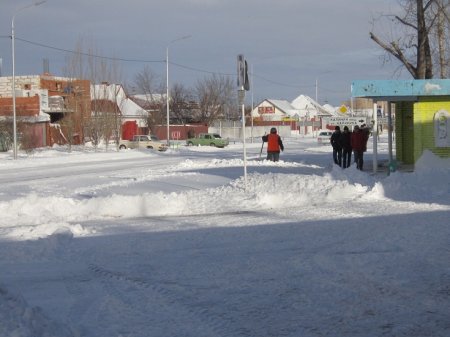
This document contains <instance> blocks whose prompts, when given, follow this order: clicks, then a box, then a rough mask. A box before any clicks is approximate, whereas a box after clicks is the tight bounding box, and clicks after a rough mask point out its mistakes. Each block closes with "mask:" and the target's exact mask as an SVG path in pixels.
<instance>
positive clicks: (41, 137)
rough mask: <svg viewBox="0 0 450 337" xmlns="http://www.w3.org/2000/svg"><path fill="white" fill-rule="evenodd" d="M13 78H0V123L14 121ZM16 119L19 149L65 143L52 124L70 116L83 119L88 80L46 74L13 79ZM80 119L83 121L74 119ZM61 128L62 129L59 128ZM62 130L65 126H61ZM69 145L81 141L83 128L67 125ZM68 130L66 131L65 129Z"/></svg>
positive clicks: (57, 129) (88, 96)
mask: <svg viewBox="0 0 450 337" xmlns="http://www.w3.org/2000/svg"><path fill="white" fill-rule="evenodd" d="M11 88H12V77H11V76H9V77H0V121H3V122H6V123H9V122H12V119H13V97H12V92H11ZM15 95H16V120H17V125H18V138H19V140H20V142H21V146H22V148H36V147H42V146H52V145H53V144H54V143H64V142H67V135H68V134H69V133H68V132H64V130H62V129H61V126H62V125H58V126H57V127H56V126H55V125H54V123H56V122H59V121H61V120H62V119H63V118H64V117H66V116H67V115H69V114H78V115H80V116H82V115H83V114H84V113H85V112H86V111H88V110H89V102H90V86H89V81H87V80H79V79H72V78H67V77H55V76H52V75H49V74H43V75H31V76H16V77H15ZM77 119H78V120H82V118H77ZM62 127H63V126H62ZM63 129H64V127H63ZM70 129H71V130H70V135H71V138H72V139H71V141H72V143H80V142H81V141H82V134H83V130H82V125H81V124H80V123H73V124H71V125H70ZM66 131H67V129H66Z"/></svg>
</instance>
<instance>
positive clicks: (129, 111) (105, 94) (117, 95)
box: [91, 84, 148, 118]
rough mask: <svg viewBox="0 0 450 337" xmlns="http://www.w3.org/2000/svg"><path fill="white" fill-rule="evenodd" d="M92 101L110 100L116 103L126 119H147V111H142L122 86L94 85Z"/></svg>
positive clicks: (92, 87)
mask: <svg viewBox="0 0 450 337" xmlns="http://www.w3.org/2000/svg"><path fill="white" fill-rule="evenodd" d="M91 99H92V100H96V99H97V100H100V99H104V100H109V101H111V102H115V103H116V104H117V106H118V107H119V109H120V112H121V114H122V116H124V117H136V118H138V117H145V116H147V115H148V113H147V111H146V110H144V109H142V108H141V107H140V106H139V105H138V104H136V103H135V102H133V100H131V99H130V98H129V97H127V95H126V94H125V91H124V90H123V87H122V86H121V85H120V84H94V85H91Z"/></svg>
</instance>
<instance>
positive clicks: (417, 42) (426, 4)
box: [370, 0, 448, 79]
mask: <svg viewBox="0 0 450 337" xmlns="http://www.w3.org/2000/svg"><path fill="white" fill-rule="evenodd" d="M399 3H400V5H401V6H402V8H403V11H404V15H403V16H398V15H394V16H392V15H389V16H386V15H383V16H382V18H384V19H386V18H392V17H393V20H392V23H393V24H394V25H395V27H393V28H394V29H392V32H395V34H394V33H393V34H392V35H391V36H390V37H387V38H384V39H382V38H380V37H379V35H376V34H375V33H374V32H373V31H372V32H370V38H371V39H372V40H373V41H374V42H375V43H377V44H378V45H379V46H380V47H381V48H383V49H384V50H385V51H386V52H387V53H388V55H390V56H393V57H395V58H396V59H398V60H399V61H400V62H401V64H402V65H403V66H404V67H405V68H406V70H407V71H408V72H409V73H410V74H411V75H412V76H413V78H414V79H429V78H433V70H434V68H433V51H434V50H437V49H438V48H437V47H436V48H435V47H434V44H436V43H434V44H433V42H434V41H435V40H433V39H432V38H433V37H434V36H433V34H432V31H433V29H436V30H437V31H439V29H437V28H436V27H439V20H438V19H439V17H440V15H441V14H442V15H444V13H443V10H444V9H446V8H448V0H428V1H426V0H425V1H424V0H399ZM445 13H446V12H445ZM444 17H445V15H444ZM379 20H381V18H378V20H377V23H379ZM447 24H448V16H447ZM441 27H443V26H441ZM447 27H448V25H447ZM440 34H441V38H442V36H443V35H442V34H443V32H441V33H440ZM447 59H448V57H447ZM445 63H446V62H444V61H441V65H444V64H445Z"/></svg>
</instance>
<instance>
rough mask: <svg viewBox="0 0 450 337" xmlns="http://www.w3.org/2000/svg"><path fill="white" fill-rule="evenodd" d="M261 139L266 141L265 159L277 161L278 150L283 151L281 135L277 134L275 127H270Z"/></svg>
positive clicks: (278, 156)
mask: <svg viewBox="0 0 450 337" xmlns="http://www.w3.org/2000/svg"><path fill="white" fill-rule="evenodd" d="M262 141H263V142H264V143H265V142H267V160H271V161H278V160H279V159H280V150H281V151H284V145H283V142H282V141H281V137H280V136H279V135H278V134H277V129H276V128H271V129H270V133H269V134H268V135H264V136H262Z"/></svg>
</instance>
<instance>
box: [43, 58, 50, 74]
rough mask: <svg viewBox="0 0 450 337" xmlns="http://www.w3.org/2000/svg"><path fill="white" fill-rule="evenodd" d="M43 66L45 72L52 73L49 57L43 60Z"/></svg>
mask: <svg viewBox="0 0 450 337" xmlns="http://www.w3.org/2000/svg"><path fill="white" fill-rule="evenodd" d="M42 66H43V70H44V74H50V61H49V60H48V59H47V58H45V59H43V60H42Z"/></svg>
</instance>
